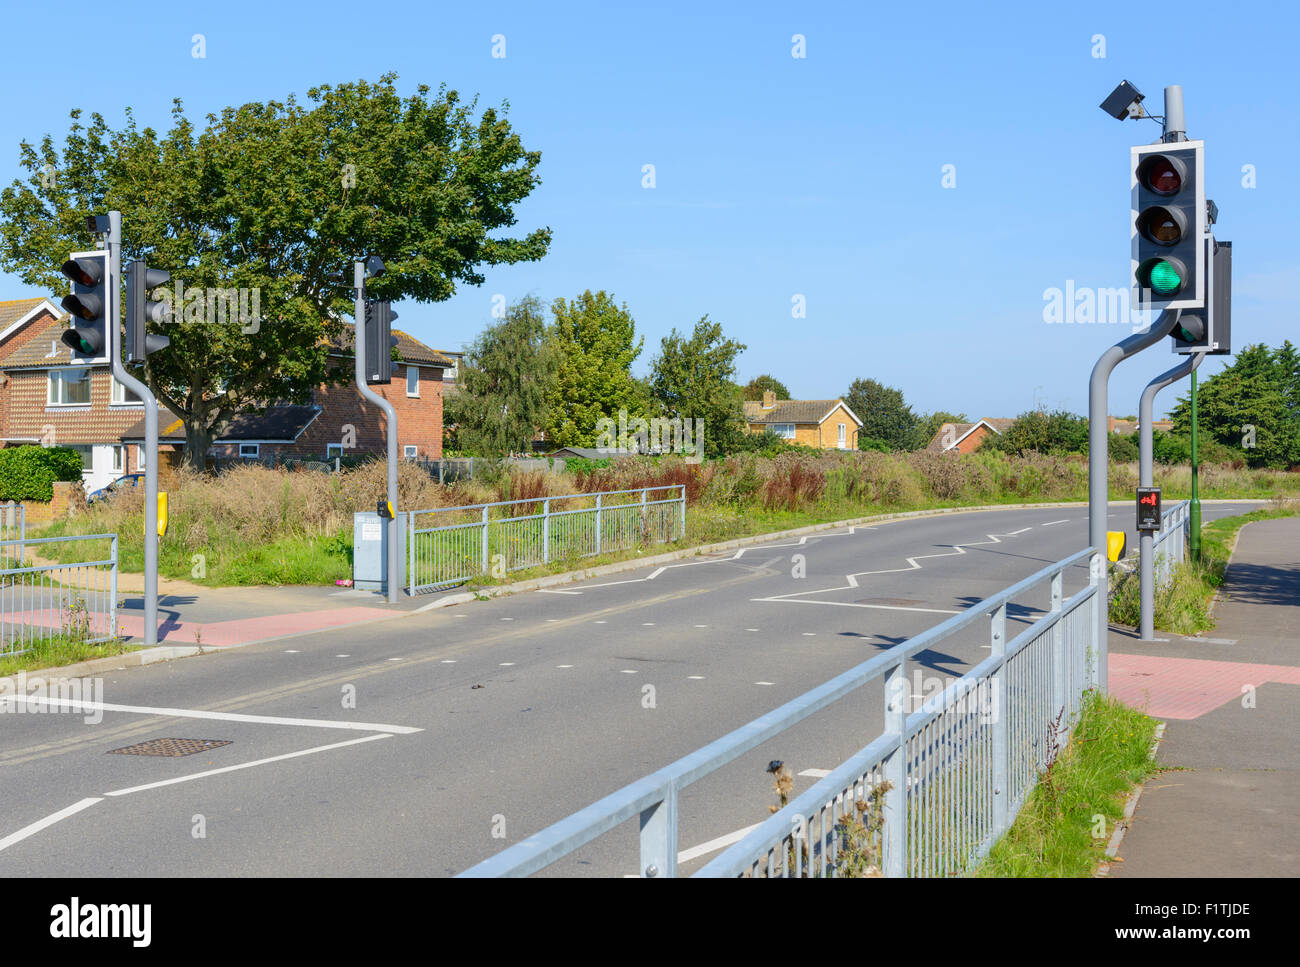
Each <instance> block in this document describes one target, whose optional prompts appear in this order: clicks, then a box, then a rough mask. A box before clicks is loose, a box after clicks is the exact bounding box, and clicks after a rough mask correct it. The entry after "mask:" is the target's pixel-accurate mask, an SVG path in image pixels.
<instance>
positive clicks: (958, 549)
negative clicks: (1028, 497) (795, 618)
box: [750, 527, 1029, 614]
mask: <svg viewBox="0 0 1300 967" xmlns="http://www.w3.org/2000/svg"><path fill="white" fill-rule="evenodd" d="M1027 530H1029V528H1028V527H1022V528H1020V530H1015V531H1009V532H1007V533H1005V534H986V535H984V536H986V537H987V538H988V540H986V541H967V542H966V543H965V544H942V545H940V546H941V547H950V548H952V550H951V551H946V552H944V553H942V554H917V555H915V556H914V557H909V558H905V560H906V561H907V567H887V568H880V569H878V570H875V571H854V572H853V573H852V574H846V575H844V580H845V581H846V582H847V583H845V584H839V585H836V586H835V587H832V588H817V589H816V590H813V591H795V592H793V593H791V594H774V595H771V596H770V597H766V598H751V599H750V600H752V601H783V602H789V603H793V604H830V605H838V606H840V607H846V608H875V609H879V610H883V611H926V612H930V613H933V614H960V612H959V611H953V610H949V609H946V608H913V607H904V606H902V605H892V604H859V603H854V602H848V601H801V600H798V599H800V598H806V597H807V596H808V595H812V594H829V593H830V592H832V591H847V590H851V589H853V588H856V587H858V578H860V577H867V576H869V575H872V574H899V573H902V572H905V571H920V570H923V569H924V568H923V567H922V565H921V564H920V562H921V561H925V560H929V559H931V558H936V557H957V556H958V555H961V554H965V553H966V548H968V547H979V546H981V545H985V544H1001V543H1002V538H1004V537H1015V536H1017V535H1019V534H1023V533H1024V532H1025V531H1027Z"/></svg>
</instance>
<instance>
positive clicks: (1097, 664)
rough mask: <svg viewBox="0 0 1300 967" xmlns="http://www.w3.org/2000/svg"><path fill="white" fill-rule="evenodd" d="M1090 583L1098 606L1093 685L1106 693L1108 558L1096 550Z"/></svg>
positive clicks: (1094, 624) (1094, 621)
mask: <svg viewBox="0 0 1300 967" xmlns="http://www.w3.org/2000/svg"><path fill="white" fill-rule="evenodd" d="M1088 583H1089V584H1091V585H1092V586H1093V587H1094V588H1096V589H1097V593H1096V595H1095V596H1094V597H1095V598H1096V607H1094V608H1093V609H1092V641H1091V645H1092V647H1091V648H1089V649H1088V650H1089V652H1090V653H1091V654H1092V658H1093V669H1092V687H1093V688H1095V689H1096V690H1097V691H1098V692H1100V693H1101V694H1102V695H1105V694H1106V689H1107V685H1108V683H1107V677H1106V668H1107V664H1108V662H1109V656H1108V654H1107V652H1108V650H1109V645H1110V642H1109V639H1108V635H1109V634H1110V612H1109V608H1110V602H1109V601H1108V600H1107V591H1106V559H1105V558H1104V557H1102V556H1101V555H1100V554H1098V553H1096V552H1094V553H1093V555H1092V559H1091V560H1090V561H1089V562H1088Z"/></svg>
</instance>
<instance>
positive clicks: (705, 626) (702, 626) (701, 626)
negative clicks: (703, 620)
mask: <svg viewBox="0 0 1300 967" xmlns="http://www.w3.org/2000/svg"><path fill="white" fill-rule="evenodd" d="M695 627H697V628H707V627H708V625H696V626H695Z"/></svg>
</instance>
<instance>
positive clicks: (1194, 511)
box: [1187, 371, 1201, 564]
mask: <svg viewBox="0 0 1300 967" xmlns="http://www.w3.org/2000/svg"><path fill="white" fill-rule="evenodd" d="M1196 423H1197V418H1196V373H1195V371H1193V372H1192V500H1191V506H1190V507H1188V527H1189V529H1190V531H1191V533H1190V534H1189V535H1188V539H1187V549H1188V551H1190V552H1191V555H1192V560H1193V561H1195V562H1196V563H1197V564H1200V563H1201V489H1200V487H1199V486H1198V481H1197V476H1198V470H1199V468H1200V454H1198V453H1197V452H1196Z"/></svg>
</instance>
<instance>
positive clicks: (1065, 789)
mask: <svg viewBox="0 0 1300 967" xmlns="http://www.w3.org/2000/svg"><path fill="white" fill-rule="evenodd" d="M1155 728H1156V721H1155V719H1153V718H1151V717H1150V716H1148V715H1145V714H1143V713H1142V712H1139V711H1138V710H1137V709H1134V708H1129V707H1128V706H1127V705H1123V704H1121V703H1120V702H1118V701H1116V700H1114V699H1112V698H1109V697H1107V696H1103V695H1100V694H1098V693H1096V692H1089V693H1088V694H1087V696H1085V699H1084V704H1083V713H1082V716H1081V717H1080V720H1079V724H1078V725H1077V726H1076V727H1075V730H1074V733H1073V734H1072V735H1071V736H1070V743H1069V745H1067V746H1066V747H1065V749H1064V750H1063V751H1062V752H1061V754H1060V756H1058V757H1057V759H1056V761H1055V762H1054V763H1052V764H1051V765H1049V766H1048V768H1047V769H1046V770H1045V771H1044V772H1043V774H1042V775H1040V776H1039V780H1038V785H1037V786H1035V787H1034V790H1033V792H1031V793H1030V794H1029V798H1028V801H1027V802H1026V803H1025V805H1024V808H1023V809H1021V810H1020V815H1019V816H1017V817H1016V821H1015V822H1014V823H1013V824H1012V826H1011V828H1010V829H1009V830H1008V831H1007V833H1006V835H1004V836H1003V837H1002V839H1000V840H999V841H998V842H997V843H996V844H995V845H994V847H993V849H992V851H991V852H990V853H989V855H988V857H987V858H986V859H985V861H984V863H983V864H982V865H981V866H980V868H979V869H978V870H977V871H976V875H977V876H997V877H1032V876H1053V877H1067V876H1092V875H1093V873H1094V872H1095V871H1096V869H1097V866H1098V864H1099V863H1100V862H1101V861H1102V859H1103V858H1104V857H1105V851H1106V843H1107V841H1108V840H1109V839H1110V835H1111V831H1112V830H1113V828H1114V825H1115V822H1116V820H1118V819H1119V818H1120V817H1121V816H1122V815H1123V812H1124V801H1125V797H1126V794H1127V793H1128V792H1129V790H1130V789H1132V788H1133V786H1134V785H1136V784H1137V783H1139V782H1141V781H1143V780H1144V779H1146V778H1147V777H1148V776H1150V775H1151V774H1152V773H1153V772H1155V771H1156V765H1155V761H1154V760H1153V759H1152V758H1151V757H1150V749H1151V741H1152V737H1153V736H1154V735H1155Z"/></svg>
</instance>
